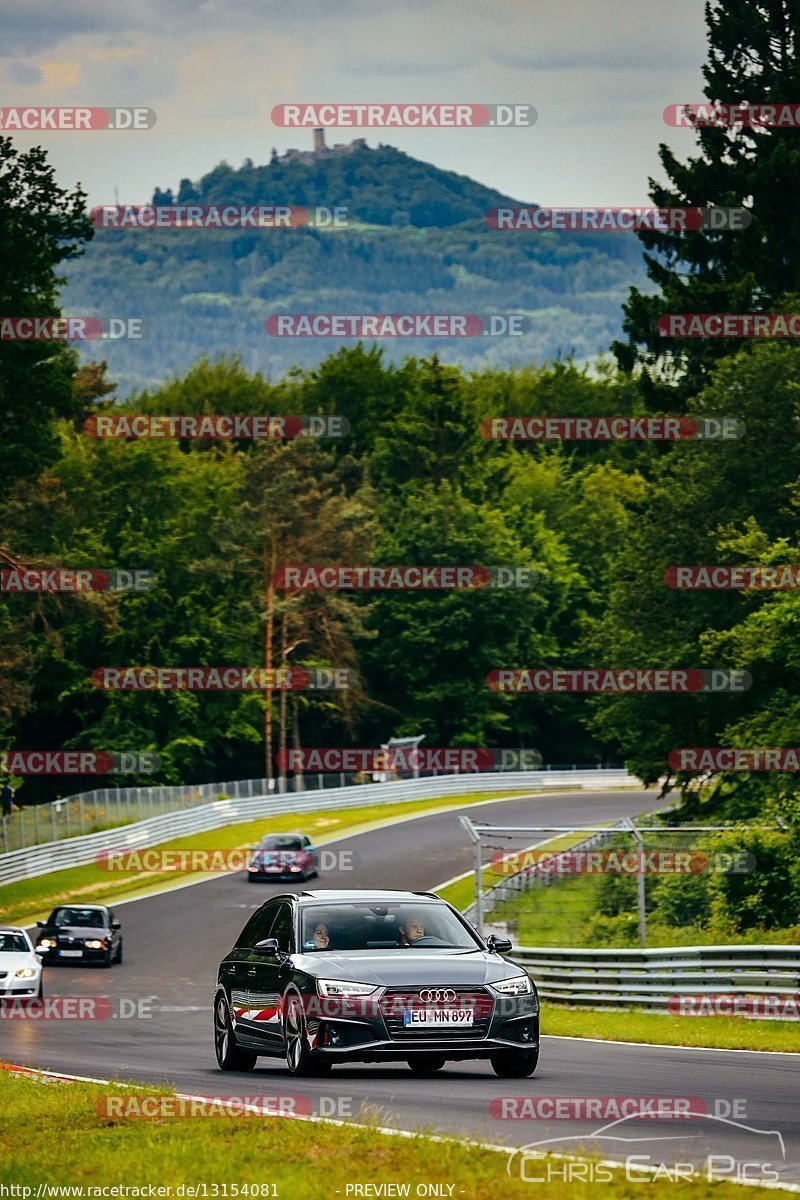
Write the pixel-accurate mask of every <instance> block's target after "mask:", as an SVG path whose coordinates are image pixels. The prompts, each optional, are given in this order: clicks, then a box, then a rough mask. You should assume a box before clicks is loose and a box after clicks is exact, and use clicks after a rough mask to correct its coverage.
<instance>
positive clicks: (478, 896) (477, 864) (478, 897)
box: [475, 837, 483, 937]
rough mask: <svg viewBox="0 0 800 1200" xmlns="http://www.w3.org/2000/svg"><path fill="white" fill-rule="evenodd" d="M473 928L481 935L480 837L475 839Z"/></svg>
mask: <svg viewBox="0 0 800 1200" xmlns="http://www.w3.org/2000/svg"><path fill="white" fill-rule="evenodd" d="M475 928H476V929H477V930H478V933H479V934H480V936H481V937H483V855H482V853H481V839H480V837H478V838H476V839H475Z"/></svg>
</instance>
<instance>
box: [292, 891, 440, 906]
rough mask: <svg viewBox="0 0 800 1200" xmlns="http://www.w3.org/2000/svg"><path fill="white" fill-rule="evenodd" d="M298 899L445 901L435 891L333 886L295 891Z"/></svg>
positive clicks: (347, 902) (327, 901) (328, 901)
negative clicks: (333, 887) (334, 888)
mask: <svg viewBox="0 0 800 1200" xmlns="http://www.w3.org/2000/svg"><path fill="white" fill-rule="evenodd" d="M294 897H295V899H296V900H299V901H300V903H301V904H302V903H303V902H311V901H314V900H324V901H325V903H326V904H336V903H337V902H339V903H341V904H352V903H353V901H354V900H360V901H362V902H364V901H370V900H376V901H381V900H387V901H394V902H395V903H396V902H397V901H398V900H409V901H418V900H438V901H439V902H440V903H441V904H444V903H445V901H444V900H442V898H441V896H437V895H435V894H434V893H433V892H405V891H393V890H392V889H390V888H337V889H336V890H335V891H334V890H333V889H331V888H314V889H313V891H304V892H300V893H299V894H298V893H294Z"/></svg>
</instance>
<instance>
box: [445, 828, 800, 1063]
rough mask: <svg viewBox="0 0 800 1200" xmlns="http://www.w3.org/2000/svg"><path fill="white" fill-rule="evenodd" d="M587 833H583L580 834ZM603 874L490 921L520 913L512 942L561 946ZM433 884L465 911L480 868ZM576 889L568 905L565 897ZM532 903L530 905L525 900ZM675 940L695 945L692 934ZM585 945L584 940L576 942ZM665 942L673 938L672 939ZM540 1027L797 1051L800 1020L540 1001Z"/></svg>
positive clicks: (506, 909)
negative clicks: (546, 901)
mask: <svg viewBox="0 0 800 1200" xmlns="http://www.w3.org/2000/svg"><path fill="white" fill-rule="evenodd" d="M583 836H585V835H581V837H583ZM576 840H578V839H576V838H575V837H573V836H570V835H564V836H561V837H558V838H553V839H551V840H550V841H549V842H546V843H542V846H541V847H540V848H541V849H544V848H546V849H547V851H548V852H549V853H556V852H557V851H559V850H565V849H567V848H568V847H569V846H570V845H572V844H574V843H575V841H576ZM497 881H498V874H497V872H496V870H492V869H491V868H489V867H487V868H485V869H484V872H483V888H484V891H486V890H487V888H490V887H492V886H493V884H495V883H497ZM599 881H600V877H599V876H593V875H584V876H579V877H578V878H576V879H563V880H560V881H559V883H558V884H557V885H556V886H555V887H554V888H553V889H552V891H549V892H544V895H545V896H546V897H547V898H548V899H549V900H551V901H553V903H552V904H550V905H546V904H543V903H541V900H542V896H543V893H542V892H541V891H539V892H537V893H536V900H537V907H536V910H535V911H531V905H532V900H531V894H530V893H521V894H520V896H519V897H514V898H513V899H512V900H509V901H506V902H505V903H504V904H499V905H498V906H497V907H496V908H494V909H492V914H491V917H492V920H494V921H502V920H508V919H509V918H511V919H516V921H517V926H516V931H515V941H516V942H517V943H518V944H519V945H521V946H526V945H536V946H564V945H572V944H574V943H575V942H576V937H575V921H576V917H578V916H579V917H580V918H581V919H583V920H588V919H589V917H590V916H591V913H592V911H593V905H594V901H595V893H596V889H597V886H598V884H599ZM436 891H437V892H438V894H439V895H440V896H442V897H444V899H445V900H449V901H450V903H451V904H453V905H454V906H455V907H456V908H458V909H460V910H462V911H463V910H464V909H466V908H468V907H469V905H470V904H472V902H473V900H474V899H475V873H474V871H473V872H471V873H470V874H469V875H467V876H465V877H464V878H463V879H457V880H455V881H454V882H453V883H450V884H448V885H447V886H446V887H443V888H437V889H436ZM570 891H571V892H572V894H571V897H570V899H571V906H570V903H568V900H567V898H568V896H570ZM526 904H527V907H525V906H526ZM674 932H676V933H681V932H683V933H684V938H683V939H682V940H681V941H680V942H673V943H671V944H674V945H678V944H683V945H695V944H698V943H696V942H693V941H691V939H690V938H689V937H688V935H689V934H691V933H694V932H696V931H695V930H693V929H690V930H686V931H681V930H676V931H674ZM579 944H582V943H579ZM662 944H665V945H669V944H670V943H669V942H663V943H662ZM542 1033H545V1034H551V1035H553V1036H559V1035H560V1036H562V1037H582V1038H600V1039H601V1040H608V1041H621V1042H649V1043H651V1044H652V1045H674V1046H697V1047H703V1046H705V1047H706V1048H710V1049H719V1050H778V1051H780V1050H785V1051H789V1052H794V1053H798V1052H800V1025H799V1024H798V1023H797V1022H796V1021H794V1022H793V1021H777V1020H772V1021H756V1020H751V1019H750V1018H744V1017H721V1016H713V1017H703V1018H699V1017H678V1016H672V1015H671V1014H668V1013H658V1012H648V1011H647V1010H645V1009H611V1010H609V1009H597V1008H570V1007H568V1006H566V1005H559V1004H551V1003H549V1002H548V1001H545V1002H544V1003H543V1005H542Z"/></svg>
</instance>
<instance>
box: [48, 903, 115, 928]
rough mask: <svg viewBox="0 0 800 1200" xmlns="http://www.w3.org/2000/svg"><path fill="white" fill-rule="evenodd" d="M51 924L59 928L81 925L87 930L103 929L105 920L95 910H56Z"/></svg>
mask: <svg viewBox="0 0 800 1200" xmlns="http://www.w3.org/2000/svg"><path fill="white" fill-rule="evenodd" d="M52 924H54V925H57V926H59V927H61V926H64V925H81V926H83V927H85V928H88V929H105V926H106V919H105V915H104V914H103V913H101V912H99V911H98V910H97V909H96V908H57V909H56V911H55V912H54V913H53V920H52Z"/></svg>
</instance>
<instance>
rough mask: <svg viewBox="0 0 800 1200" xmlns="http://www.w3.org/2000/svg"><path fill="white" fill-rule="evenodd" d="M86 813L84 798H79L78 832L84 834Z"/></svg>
mask: <svg viewBox="0 0 800 1200" xmlns="http://www.w3.org/2000/svg"><path fill="white" fill-rule="evenodd" d="M85 817H86V813H85V811H84V807H83V796H78V832H79V833H82V832H83V826H84V820H85Z"/></svg>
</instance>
